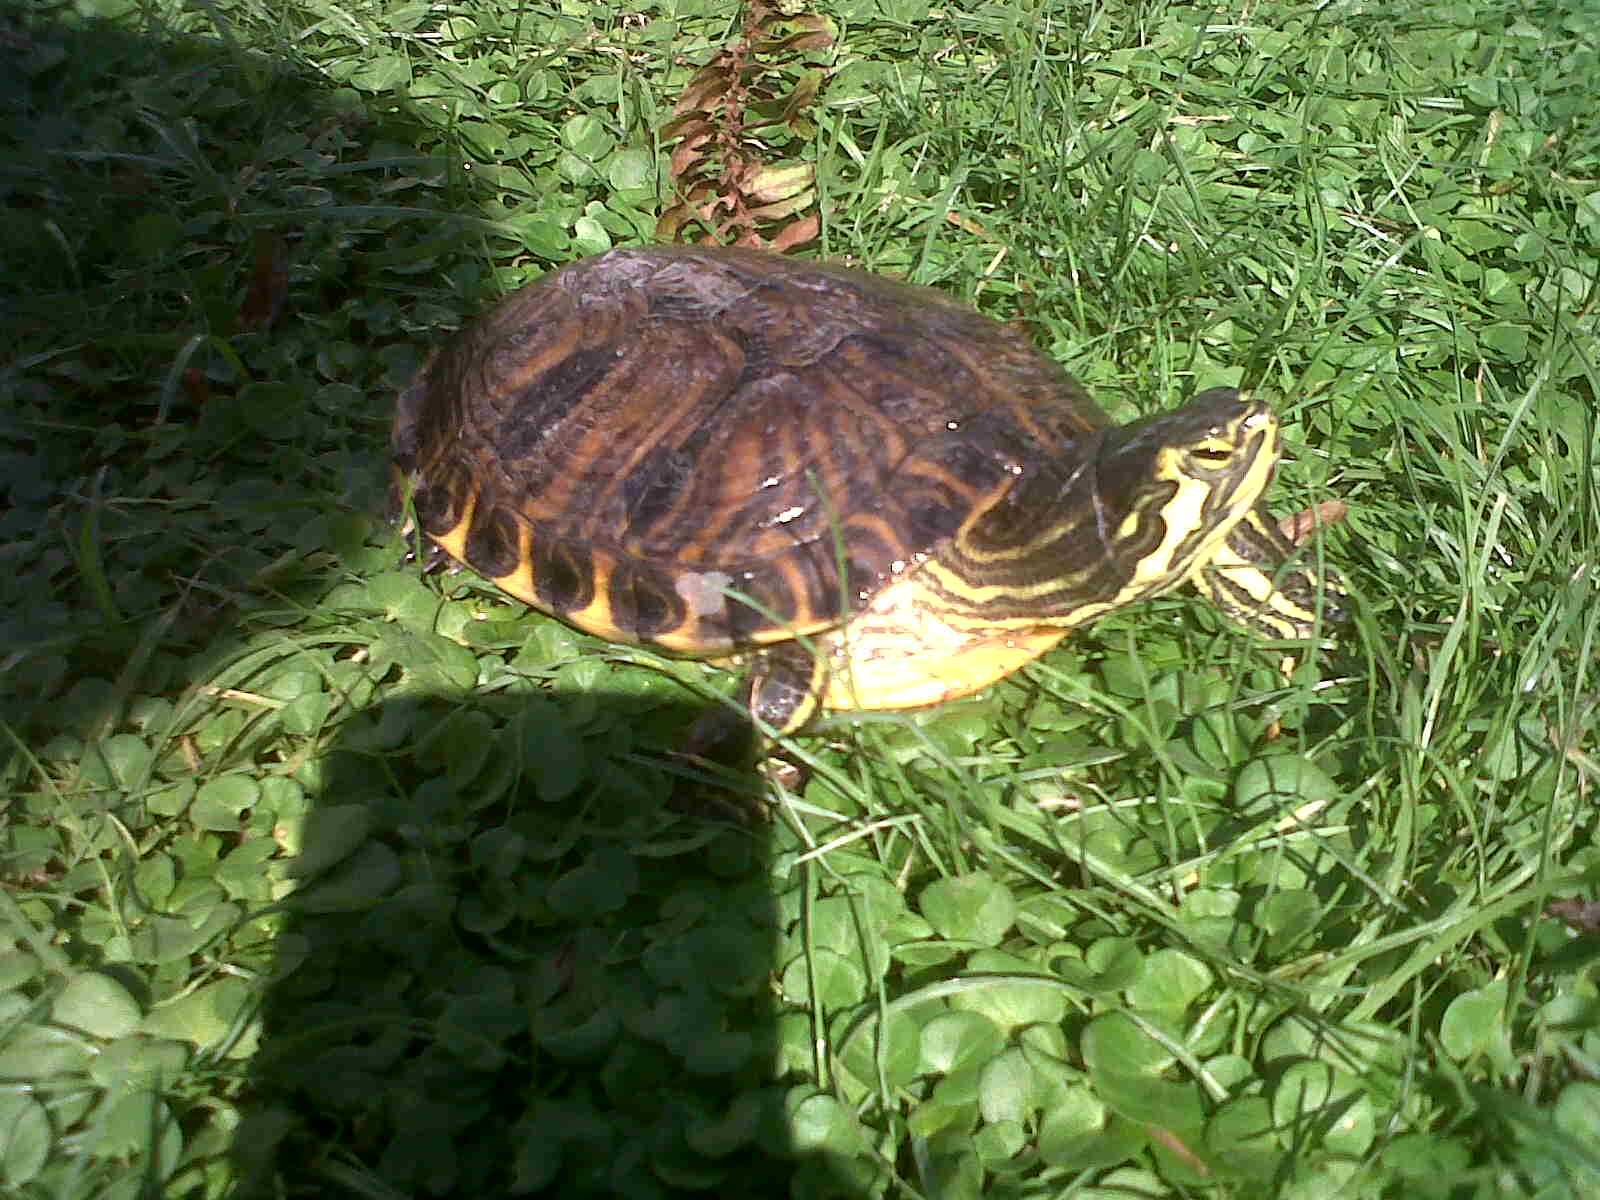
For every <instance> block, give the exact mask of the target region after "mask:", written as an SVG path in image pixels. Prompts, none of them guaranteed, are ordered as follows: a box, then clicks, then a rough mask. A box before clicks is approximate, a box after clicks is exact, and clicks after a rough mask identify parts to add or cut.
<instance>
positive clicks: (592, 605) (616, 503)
mask: <svg viewBox="0 0 1600 1200" xmlns="http://www.w3.org/2000/svg"><path fill="white" fill-rule="evenodd" d="M391 451H392V459H393V483H394V489H395V494H396V495H397V496H399V497H402V498H407V502H408V503H409V505H410V511H411V512H413V513H414V516H415V520H416V522H417V524H418V526H419V527H420V529H421V531H422V533H423V534H425V535H426V537H427V538H428V539H430V540H431V541H432V542H433V543H435V545H436V547H437V548H439V549H441V550H442V551H443V552H444V553H445V554H446V555H448V556H449V557H450V558H453V559H455V560H458V561H459V562H461V563H464V564H466V565H467V566H469V567H471V568H472V569H473V570H474V571H476V572H477V573H478V574H480V575H482V576H484V577H485V578H487V579H489V580H492V581H493V582H494V583H496V584H498V585H499V587H500V588H502V589H503V590H504V591H505V592H507V593H509V594H510V595H512V596H514V597H516V598H517V599H519V600H522V601H524V602H526V603H528V604H530V605H532V606H534V607H535V608H537V609H540V610H542V611H544V612H546V613H548V614H551V615H553V616H555V617H558V618H560V619H562V620H564V621H566V622H567V623H569V624H570V625H572V626H575V627H577V628H578V629H581V630H584V631H587V632H589V633H592V634H596V635H598V636H600V637H601V638H605V639H608V640H610V641H613V642H621V643H632V644H641V645H645V646H651V647H655V648H657V649H659V650H662V651H666V652H668V653H669V654H674V655H685V656H694V657H700V658H706V659H712V660H719V661H723V662H729V663H738V662H745V663H747V664H748V666H749V682H748V691H747V694H746V695H747V700H748V704H749V711H750V714H751V717H752V718H753V719H754V721H756V722H757V723H758V726H764V727H766V729H767V730H769V731H772V732H779V733H781V732H787V731H792V730H795V729H798V728H799V727H800V726H801V725H803V724H804V723H805V722H806V721H807V720H808V719H809V718H810V717H811V715H812V714H813V713H814V712H815V711H816V710H817V709H818V708H819V706H820V707H823V708H826V709H852V708H861V709H894V708H915V707H920V706H924V705H932V704H937V703H941V702H944V701H947V700H951V699H954V698H956V697H959V696H963V695H967V694H969V693H972V692H975V691H977V690H979V689H981V688H983V687H985V686H986V685H988V684H990V683H992V682H994V681H995V680H998V679H1000V678H1002V677H1003V676H1006V675H1009V674H1010V673H1012V672H1013V671H1016V670H1017V669H1018V668H1020V667H1021V666H1023V665H1024V664H1025V663H1028V662H1030V661H1031V660H1032V659H1034V658H1036V657H1037V656H1038V655H1040V654H1042V653H1043V652H1044V651H1046V650H1047V649H1049V648H1050V647H1051V646H1053V645H1054V644H1055V643H1056V642H1057V641H1058V640H1059V639H1060V638H1062V637H1063V636H1064V635H1065V634H1066V632H1067V631H1068V630H1070V629H1072V628H1074V627H1076V626H1080V625H1083V624H1085V623H1086V622H1088V621H1091V620H1093V619H1094V618H1095V617H1098V616H1100V615H1101V614H1103V613H1107V612H1110V611H1112V610H1114V609H1119V608H1122V607H1123V606H1125V605H1129V604H1133V603H1135V602H1137V601H1140V600H1144V599H1146V598H1149V597H1152V596H1157V595H1160V594H1161V593H1164V592H1167V591H1169V590H1171V589H1173V588H1176V587H1178V586H1179V585H1181V584H1184V583H1192V584H1194V585H1196V586H1197V587H1198V589H1199V591H1200V592H1201V593H1202V594H1203V595H1204V596H1205V597H1207V598H1209V599H1210V600H1211V601H1212V602H1213V603H1214V604H1216V605H1217V606H1218V607H1219V608H1220V609H1222V610H1223V612H1224V613H1226V614H1227V615H1228V616H1229V617H1231V618H1232V619H1234V620H1235V621H1237V622H1239V623H1240V624H1242V625H1244V626H1245V627H1247V628H1250V629H1253V630H1255V631H1257V632H1258V633H1259V634H1261V635H1263V636H1265V637H1268V638H1273V639H1293V640H1301V639H1307V638H1312V637H1315V636H1318V635H1319V634H1320V632H1321V630H1322V628H1323V626H1324V623H1325V622H1329V621H1331V620H1333V619H1334V618H1335V617H1336V616H1337V606H1338V601H1339V598H1340V595H1341V593H1340V592H1339V590H1338V588H1337V585H1336V584H1334V583H1332V582H1331V581H1329V580H1327V579H1324V578H1323V577H1321V576H1319V574H1318V573H1317V572H1316V571H1315V570H1314V569H1313V568H1312V567H1311V566H1309V565H1304V564H1302V563H1299V562H1297V561H1295V554H1296V548H1295V546H1294V545H1293V544H1292V543H1291V542H1290V541H1289V539H1288V538H1287V537H1285V536H1284V535H1283V534H1282V533H1280V532H1279V531H1278V529H1277V527H1276V525H1275V523H1274V522H1273V520H1272V518H1271V516H1270V515H1269V513H1268V512H1267V510H1266V508H1265V507H1264V505H1263V501H1262V497H1263V493H1264V492H1265V491H1266V489H1267V485H1268V483H1269V481H1270V480H1271V479H1272V476H1273V474H1274V471H1275V469H1276V465H1277V462H1278V459H1279V454H1280V427H1279V422H1278V420H1277V418H1276V417H1275V415H1274V414H1273V412H1272V410H1271V409H1270V408H1269V407H1268V406H1267V405H1266V404H1264V403H1262V402H1260V401H1258V400H1253V399H1249V398H1246V397H1244V396H1242V395H1241V394H1240V393H1239V392H1238V391H1236V390H1235V389H1232V388H1226V387H1218V388H1211V389H1209V390H1206V391H1202V392H1200V393H1199V394H1198V395H1196V396H1194V397H1193V398H1192V399H1191V400H1190V401H1189V402H1188V403H1187V404H1186V405H1184V406H1183V407H1182V408H1179V409H1177V410H1176V411H1172V412H1168V413H1165V414H1164V415H1160V416H1157V417H1154V418H1152V419H1148V420H1144V421H1141V422H1137V423H1134V424H1127V425H1117V424H1115V423H1113V422H1112V421H1111V420H1109V419H1108V418H1107V417H1106V415H1105V414H1104V413H1103V412H1102V411H1101V410H1100V409H1099V408H1098V407H1096V405H1095V404H1094V402H1093V401H1092V400H1091V399H1090V397H1089V394H1088V392H1087V391H1086V390H1085V389H1084V387H1083V386H1082V385H1081V384H1080V383H1079V382H1078V381H1077V380H1076V379H1074V378H1073V377H1072V376H1071V375H1069V374H1068V373H1067V372H1066V370H1064V369H1063V368H1062V367H1061V366H1060V365H1059V364H1058V363H1057V362H1055V361H1054V360H1053V359H1052V358H1050V357H1049V356H1047V355H1046V354H1044V353H1043V352H1042V351H1040V350H1039V349H1037V348H1036V347H1035V346H1034V345H1033V343H1032V342H1031V341H1030V339H1029V338H1028V337H1027V336H1026V335H1025V334H1024V333H1022V332H1021V331H1020V330H1019V329H1018V328H1016V327H1015V326H1014V325H1011V324H1006V323H1002V322H1000V321H996V320H993V319H991V318H989V317H987V316H984V315H982V314H980V313H979V312H977V311H976V310H975V309H973V308H971V307H968V306H967V305H964V304H962V303H959V302H957V301H955V300H953V299H951V298H949V297H947V296H945V295H944V294H942V293H940V292H938V291H935V290H932V289H928V288H923V287H918V286H914V285H911V284H908V283H903V282H900V281H897V280H892V279H889V278H886V277H883V276H880V275H876V274H872V273H868V272H865V271H861V270H857V269H854V268H849V267H844V266H838V265H832V264H824V263H818V262H811V261H805V260H801V259H796V258H792V257H786V256H780V255H777V254H773V253H769V252H765V251H759V250H753V249H739V248H727V247H708V246H686V245H660V246H640V247H630V248H621V249H615V250H611V251H609V252H607V253H604V254H601V255H598V256H595V257H591V258H586V259H582V260H579V261H577V262H574V263H572V264H570V265H568V266H565V267H563V268H561V269H559V270H556V271H554V272H552V273H550V274H547V275H545V276H543V277H542V278H540V279H538V280H537V281H535V282H533V283H531V284H529V285H528V286H526V287H524V288H522V289H521V290H519V291H516V292H514V293H512V294H511V295H509V296H508V297H507V298H505V299H504V300H503V301H502V302H501V303H500V304H499V305H498V306H496V307H494V308H493V309H491V310H490V311H489V312H488V313H487V314H485V315H484V316H482V317H481V318H479V319H478V320H476V321H475V322H472V323H470V324H468V325H467V326H466V327H464V328H463V329H462V330H461V331H460V332H459V333H458V334H457V335H456V336H455V337H454V338H453V339H452V340H450V341H449V342H448V343H447V344H445V345H444V346H443V347H442V348H440V349H439V350H438V351H437V352H435V353H434V354H433V355H432V356H431V358H429V359H428V361H427V362H426V363H425V364H424V365H423V366H422V368H421V369H420V371H419V372H418V373H417V374H416V376H415V378H414V379H412V380H411V382H410V384H409V386H407V387H406V388H404V390H403V391H402V392H401V393H400V395H399V398H398V403H397V406H396V416H395V421H394V427H393V436H392V444H391Z"/></svg>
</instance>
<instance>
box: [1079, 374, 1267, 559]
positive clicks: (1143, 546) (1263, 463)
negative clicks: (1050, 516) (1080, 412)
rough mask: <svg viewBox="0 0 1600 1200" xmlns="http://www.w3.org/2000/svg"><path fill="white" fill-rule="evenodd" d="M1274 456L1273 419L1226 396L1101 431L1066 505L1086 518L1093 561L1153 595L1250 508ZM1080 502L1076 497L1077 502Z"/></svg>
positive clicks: (1209, 396)
mask: <svg viewBox="0 0 1600 1200" xmlns="http://www.w3.org/2000/svg"><path fill="white" fill-rule="evenodd" d="M1279 454H1280V446H1279V429H1278V419H1277V417H1276V416H1274V415H1273V412H1272V410H1271V409H1269V408H1268V407H1267V406H1266V405H1265V404H1262V403H1260V402H1258V401H1253V400H1246V399H1243V398H1241V397H1240V395H1239V393H1238V392H1236V391H1235V390H1234V389H1232V388H1212V389H1211V390H1210V391H1206V392H1201V393H1200V394H1199V395H1198V396H1196V397H1195V398H1194V399H1193V400H1192V401H1191V402H1190V403H1189V404H1188V405H1186V406H1185V407H1184V408H1181V409H1179V410H1178V411H1176V412H1172V413H1167V414H1165V415H1163V416H1160V417H1156V418H1154V419H1153V420H1150V421H1145V422H1142V423H1140V424H1137V425H1129V426H1125V427H1123V428H1120V429H1112V430H1108V431H1107V432H1106V433H1105V435H1104V441H1103V442H1102V443H1101V447H1100V450H1099V452H1098V453H1097V454H1094V455H1091V456H1089V457H1088V459H1087V460H1086V463H1085V466H1086V468H1087V469H1086V471H1085V477H1084V478H1083V479H1082V480H1081V481H1080V482H1079V484H1078V487H1079V488H1080V489H1086V491H1084V490H1080V491H1078V492H1077V493H1076V494H1075V496H1074V498H1073V499H1072V500H1071V501H1070V502H1069V503H1070V504H1071V505H1081V504H1082V503H1084V502H1085V501H1087V502H1088V504H1089V506H1090V507H1091V508H1093V509H1097V510H1099V511H1100V512H1102V513H1104V514H1105V517H1104V519H1097V520H1096V530H1095V532H1096V534H1097V536H1098V538H1099V540H1100V551H1101V554H1102V555H1103V556H1104V557H1106V558H1109V559H1113V560H1117V561H1120V562H1124V563H1126V564H1127V565H1128V566H1129V567H1131V568H1132V576H1133V579H1132V581H1131V582H1136V583H1139V584H1141V585H1144V584H1153V585H1156V586H1155V590H1157V591H1159V590H1161V587H1162V586H1163V585H1165V586H1171V585H1174V584H1177V583H1180V582H1182V581H1183V580H1184V579H1187V578H1188V577H1189V576H1190V575H1191V574H1193V572H1194V571H1195V570H1197V569H1199V568H1201V567H1203V566H1204V565H1205V564H1206V563H1207V562H1209V561H1210V560H1211V558H1212V557H1213V556H1214V555H1215V553H1216V551H1217V549H1218V547H1219V546H1221V545H1222V543H1223V542H1224V541H1225V540H1226V539H1227V537H1228V534H1229V533H1231V532H1232V530H1233V528H1234V526H1235V525H1237V524H1238V523H1239V522H1240V521H1241V520H1243V519H1244V517H1245V516H1246V514H1248V513H1249V512H1250V510H1251V509H1253V508H1255V506H1256V505H1257V504H1258V503H1259V502H1260V500H1261V497H1262V494H1263V493H1264V492H1265V491H1266V489H1267V484H1268V483H1270V482H1271V480H1272V475H1273V472H1274V470H1275V469H1276V468H1277V465H1278V457H1279ZM1078 496H1082V497H1083V499H1078V498H1077V497H1078Z"/></svg>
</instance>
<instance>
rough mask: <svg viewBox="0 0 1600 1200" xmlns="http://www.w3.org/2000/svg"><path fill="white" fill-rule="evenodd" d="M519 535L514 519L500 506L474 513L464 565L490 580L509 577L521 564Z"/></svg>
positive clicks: (484, 506)
mask: <svg viewBox="0 0 1600 1200" xmlns="http://www.w3.org/2000/svg"><path fill="white" fill-rule="evenodd" d="M520 533H521V526H520V523H519V522H518V520H517V518H516V517H515V516H514V515H513V514H512V513H509V512H507V511H506V510H505V509H504V508H502V507H500V506H499V505H480V506H479V507H477V508H475V509H473V512H472V526H471V528H469V529H468V530H467V540H466V546H465V557H466V560H467V565H468V566H470V567H471V568H472V569H473V570H474V571H476V572H478V573H479V574H480V575H487V576H488V577H489V578H490V579H494V578H496V577H498V576H501V575H510V574H511V573H512V572H513V571H515V570H516V569H517V564H518V563H520V562H521V561H522V547H521V545H520V544H519V535H520Z"/></svg>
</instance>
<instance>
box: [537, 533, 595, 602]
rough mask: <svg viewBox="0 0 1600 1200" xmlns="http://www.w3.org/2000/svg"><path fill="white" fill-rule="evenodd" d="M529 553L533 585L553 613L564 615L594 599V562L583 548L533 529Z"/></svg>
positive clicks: (556, 536)
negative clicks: (531, 560)
mask: <svg viewBox="0 0 1600 1200" xmlns="http://www.w3.org/2000/svg"><path fill="white" fill-rule="evenodd" d="M530 553H531V557H532V559H533V580H534V584H535V586H536V587H537V588H538V590H539V596H540V598H541V599H542V600H543V601H544V603H545V605H546V606H547V607H548V608H549V609H550V610H551V611H552V612H554V613H556V614H557V615H558V616H565V615H566V614H567V613H571V612H577V611H579V610H581V609H585V608H588V607H589V604H590V602H591V601H592V600H593V599H594V563H593V560H592V558H591V556H590V554H589V552H588V551H587V550H586V549H585V548H584V547H582V546H580V545H577V544H575V543H571V542H565V541H563V540H562V539H561V538H560V537H559V536H558V535H557V534H556V533H555V532H554V531H551V530H546V529H539V528H536V529H535V530H534V531H533V540H532V545H531V547H530Z"/></svg>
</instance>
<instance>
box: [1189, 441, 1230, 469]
mask: <svg viewBox="0 0 1600 1200" xmlns="http://www.w3.org/2000/svg"><path fill="white" fill-rule="evenodd" d="M1189 453H1190V455H1191V456H1192V457H1193V458H1194V460H1195V461H1196V462H1200V463H1204V464H1205V465H1206V466H1208V467H1225V466H1227V465H1228V464H1229V463H1230V462H1232V461H1233V451H1232V450H1229V449H1226V448H1224V447H1221V446H1196V447H1195V448H1194V449H1193V450H1191V451H1190V452H1189Z"/></svg>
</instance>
